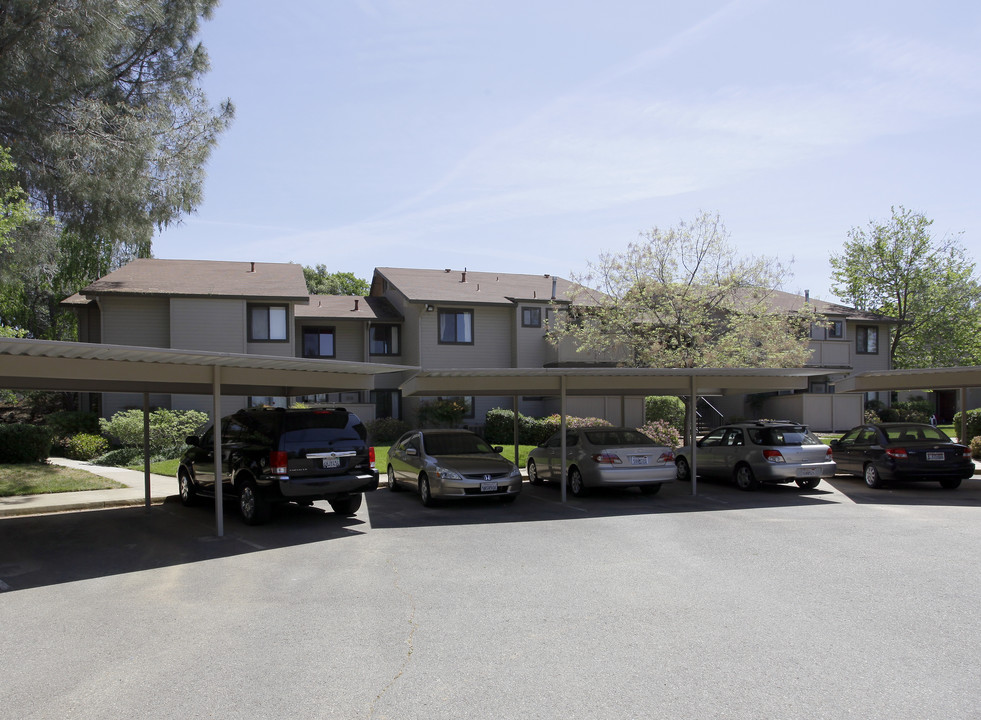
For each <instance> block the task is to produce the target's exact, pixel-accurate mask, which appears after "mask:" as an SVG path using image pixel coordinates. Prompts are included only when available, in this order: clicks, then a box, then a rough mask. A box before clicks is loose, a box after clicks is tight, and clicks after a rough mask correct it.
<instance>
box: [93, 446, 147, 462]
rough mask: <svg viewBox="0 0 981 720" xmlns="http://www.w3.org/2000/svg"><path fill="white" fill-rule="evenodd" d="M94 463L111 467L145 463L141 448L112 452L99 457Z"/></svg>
mask: <svg viewBox="0 0 981 720" xmlns="http://www.w3.org/2000/svg"><path fill="white" fill-rule="evenodd" d="M93 462H94V463H95V464H96V465H109V466H110V467H125V466H127V465H135V464H136V463H139V462H143V450H142V449H141V448H134V447H124V448H117V449H116V450H110V451H109V452H107V453H105V454H104V455H99V456H98V457H96V458H95V459H94V460H93Z"/></svg>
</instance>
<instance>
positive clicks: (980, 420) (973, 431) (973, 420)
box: [954, 408, 981, 438]
mask: <svg viewBox="0 0 981 720" xmlns="http://www.w3.org/2000/svg"><path fill="white" fill-rule="evenodd" d="M960 432H961V414H960V413H959V412H958V413H956V414H955V415H954V433H955V434H958V435H959V434H960ZM976 435H981V408H978V409H977V410H968V411H967V435H965V437H969V438H973V437H975V436H976Z"/></svg>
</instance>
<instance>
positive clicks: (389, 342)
mask: <svg viewBox="0 0 981 720" xmlns="http://www.w3.org/2000/svg"><path fill="white" fill-rule="evenodd" d="M401 352H402V349H401V347H400V346H399V326H398V325H372V326H371V327H369V328H368V353H369V354H371V355H399V354H400V353H401Z"/></svg>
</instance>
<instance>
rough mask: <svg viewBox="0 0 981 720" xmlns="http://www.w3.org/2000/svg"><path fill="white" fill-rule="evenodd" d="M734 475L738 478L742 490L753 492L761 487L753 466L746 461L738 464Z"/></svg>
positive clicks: (738, 484)
mask: <svg viewBox="0 0 981 720" xmlns="http://www.w3.org/2000/svg"><path fill="white" fill-rule="evenodd" d="M733 477H734V478H735V480H736V486H737V487H738V488H739V489H740V490H745V491H747V492H752V491H753V490H758V489H759V487H760V483H759V481H758V480H757V479H756V476H755V475H754V474H753V468H751V467H750V466H749V465H747V464H746V463H741V464H739V465H737V466H736V471H735V473H733Z"/></svg>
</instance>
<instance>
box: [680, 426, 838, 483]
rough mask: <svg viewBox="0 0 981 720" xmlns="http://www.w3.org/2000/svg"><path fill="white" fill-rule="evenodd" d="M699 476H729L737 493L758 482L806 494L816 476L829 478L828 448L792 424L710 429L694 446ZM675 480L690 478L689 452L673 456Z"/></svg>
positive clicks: (832, 467) (831, 467)
mask: <svg viewBox="0 0 981 720" xmlns="http://www.w3.org/2000/svg"><path fill="white" fill-rule="evenodd" d="M695 451H696V452H697V457H696V460H697V467H698V474H699V475H700V476H702V477H716V478H722V479H725V478H732V479H733V480H735V481H736V485H738V486H739V488H740V489H741V490H755V489H757V488H758V487H759V486H760V485H761V484H762V483H790V482H796V483H797V485H798V486H800V487H801V488H804V489H805V490H810V489H812V488H815V487H817V485H818V483H820V482H821V478H830V477H834V474H835V469H836V465H835V461H834V460H832V453H831V448H829V447H828V446H827V445H825V444H824V443H823V442H821V439H820V438H818V437H817V436H816V435H815V434H814V433H812V432H811V431H810V430H808V429H807V427H806V426H804V425H800V424H798V423H793V422H782V421H777V420H759V421H757V422H745V423H733V424H732V425H724V426H722V427H718V428H715V429H714V430H712V431H711V432H709V433H707V434H706V435H705V436H703V437H702V438H701V439H700V440H699V441H698V442H697V443H695ZM675 456H676V458H677V459H676V462H677V465H678V479H679V480H690V479H691V458H692V448H691V447H682V448H678V450H677V452H676V453H675Z"/></svg>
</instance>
